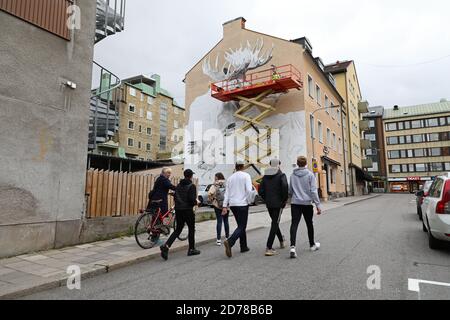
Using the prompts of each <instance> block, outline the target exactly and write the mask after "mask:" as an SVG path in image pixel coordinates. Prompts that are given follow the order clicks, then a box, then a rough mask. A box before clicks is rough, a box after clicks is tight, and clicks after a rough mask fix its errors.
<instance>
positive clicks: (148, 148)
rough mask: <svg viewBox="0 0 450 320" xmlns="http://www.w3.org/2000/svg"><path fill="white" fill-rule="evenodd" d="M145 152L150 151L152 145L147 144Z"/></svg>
mask: <svg viewBox="0 0 450 320" xmlns="http://www.w3.org/2000/svg"><path fill="white" fill-rule="evenodd" d="M145 149H146V150H147V151H152V145H151V144H150V143H147V147H146V148H145Z"/></svg>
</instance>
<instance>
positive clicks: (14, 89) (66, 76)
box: [0, 0, 95, 257]
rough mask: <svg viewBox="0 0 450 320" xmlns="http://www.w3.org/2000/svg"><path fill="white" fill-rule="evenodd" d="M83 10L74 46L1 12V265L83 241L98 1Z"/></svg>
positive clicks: (85, 1) (84, 0) (87, 3)
mask: <svg viewBox="0 0 450 320" xmlns="http://www.w3.org/2000/svg"><path fill="white" fill-rule="evenodd" d="M77 5H78V6H80V8H81V29H80V30H75V31H74V34H73V36H72V40H71V41H70V42H69V41H66V40H64V39H62V38H60V37H58V36H55V35H53V34H51V33H49V32H47V31H44V30H42V29H39V28H37V27H35V26H33V25H31V24H29V23H26V22H24V21H22V20H19V19H17V18H15V17H13V16H11V15H8V14H6V13H4V12H0V30H2V31H1V32H0V53H1V54H0V70H1V72H0V160H1V162H2V165H1V166H0V257H5V256H11V255H15V254H20V253H25V252H30V251H37V250H43V249H49V248H53V247H60V246H64V245H68V244H72V243H74V242H75V241H76V240H77V239H78V238H79V233H80V231H81V225H82V222H81V219H82V217H83V214H84V200H85V198H84V184H85V169H86V153H87V137H88V118H89V109H88V106H89V96H90V84H91V73H92V58H93V39H94V29H95V1H89V0H80V1H77ZM64 80H70V81H73V82H75V83H76V84H77V86H78V87H77V88H76V89H75V90H73V89H69V88H67V87H65V86H64V85H62V84H61V83H62V82H63V81H64Z"/></svg>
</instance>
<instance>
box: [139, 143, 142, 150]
mask: <svg viewBox="0 0 450 320" xmlns="http://www.w3.org/2000/svg"><path fill="white" fill-rule="evenodd" d="M141 148H142V142H140V141H138V149H141Z"/></svg>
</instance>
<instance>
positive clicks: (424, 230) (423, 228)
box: [422, 219, 428, 232]
mask: <svg viewBox="0 0 450 320" xmlns="http://www.w3.org/2000/svg"><path fill="white" fill-rule="evenodd" d="M422 230H423V232H428V230H427V227H426V226H425V223H424V222H423V219H422Z"/></svg>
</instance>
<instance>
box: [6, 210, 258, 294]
mask: <svg viewBox="0 0 450 320" xmlns="http://www.w3.org/2000/svg"><path fill="white" fill-rule="evenodd" d="M255 213H256V212H255ZM261 229H264V227H263V226H259V227H254V228H249V229H247V232H253V231H257V230H261ZM215 241H216V238H215V237H214V238H210V239H205V240H202V241H198V242H196V244H197V245H198V246H201V245H205V244H208V243H213V242H215ZM184 243H185V242H183V245H180V246H178V247H176V248H173V249H171V250H170V252H172V253H175V252H180V251H184V250H186V249H187V248H189V244H184ZM159 256H160V252H159V251H155V252H153V253H151V254H145V251H143V252H142V254H140V253H139V254H136V255H135V256H134V257H129V258H120V259H116V260H113V261H112V262H111V263H109V264H106V265H94V266H93V267H92V268H93V270H89V271H85V272H82V273H81V280H86V279H89V278H93V277H95V276H98V275H102V274H106V273H109V272H112V271H114V270H119V269H122V268H125V267H128V266H132V265H135V264H138V263H141V262H145V261H150V260H153V259H156V258H157V257H159ZM67 279H68V276H64V277H62V278H59V279H49V281H48V282H44V283H40V284H37V285H35V286H33V287H29V288H22V289H18V290H16V291H14V292H10V293H6V294H3V295H2V294H0V300H13V299H18V298H22V297H25V296H28V295H31V294H35V293H39V292H42V291H46V290H51V289H55V288H59V287H63V286H65V285H66V283H67Z"/></svg>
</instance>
